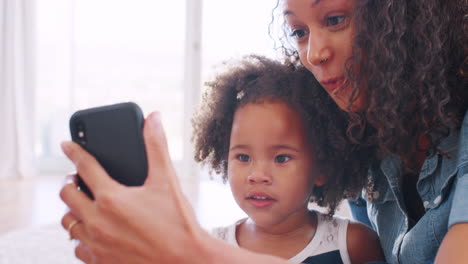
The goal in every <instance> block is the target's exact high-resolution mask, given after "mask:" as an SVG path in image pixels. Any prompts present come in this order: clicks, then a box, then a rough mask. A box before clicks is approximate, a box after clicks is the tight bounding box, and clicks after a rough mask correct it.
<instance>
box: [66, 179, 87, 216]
mask: <svg viewBox="0 0 468 264" xmlns="http://www.w3.org/2000/svg"><path fill="white" fill-rule="evenodd" d="M59 195H60V199H62V201H63V202H64V203H65V204H66V205H67V206H68V207H69V208H70V210H71V211H72V212H73V213H74V214H75V215H76V216H77V217H78V218H80V219H86V214H89V213H90V212H92V206H93V201H91V199H90V198H89V197H88V196H87V195H86V194H85V193H84V192H82V191H80V190H78V189H77V187H76V184H74V183H71V184H67V185H65V186H64V187H62V189H61V190H60V194H59Z"/></svg>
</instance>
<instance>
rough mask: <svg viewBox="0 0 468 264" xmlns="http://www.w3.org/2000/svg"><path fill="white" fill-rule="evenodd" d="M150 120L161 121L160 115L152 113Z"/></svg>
mask: <svg viewBox="0 0 468 264" xmlns="http://www.w3.org/2000/svg"><path fill="white" fill-rule="evenodd" d="M151 118H152V119H153V120H155V121H161V113H159V112H153V114H152V116H151Z"/></svg>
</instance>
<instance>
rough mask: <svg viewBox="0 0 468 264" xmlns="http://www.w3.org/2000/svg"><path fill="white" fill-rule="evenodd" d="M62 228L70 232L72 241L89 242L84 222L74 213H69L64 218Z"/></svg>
mask: <svg viewBox="0 0 468 264" xmlns="http://www.w3.org/2000/svg"><path fill="white" fill-rule="evenodd" d="M77 221H78V222H77ZM62 226H63V228H64V229H65V230H66V231H67V232H68V235H69V236H70V239H77V240H80V241H88V239H87V237H86V230H85V226H84V224H83V222H81V220H79V219H78V218H77V217H76V216H74V215H73V214H72V213H67V214H65V215H64V216H63V217H62Z"/></svg>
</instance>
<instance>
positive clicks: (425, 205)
mask: <svg viewBox="0 0 468 264" xmlns="http://www.w3.org/2000/svg"><path fill="white" fill-rule="evenodd" d="M429 204H431V203H430V202H428V201H424V208H426V209H427V208H428V207H429Z"/></svg>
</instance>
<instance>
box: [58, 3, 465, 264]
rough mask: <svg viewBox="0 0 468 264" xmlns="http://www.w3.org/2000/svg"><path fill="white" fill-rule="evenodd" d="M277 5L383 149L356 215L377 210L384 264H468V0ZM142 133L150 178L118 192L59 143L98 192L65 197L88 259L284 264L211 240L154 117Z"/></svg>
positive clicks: (359, 138) (69, 223) (305, 55)
mask: <svg viewBox="0 0 468 264" xmlns="http://www.w3.org/2000/svg"><path fill="white" fill-rule="evenodd" d="M281 4H282V5H281V10H282V13H283V17H284V20H285V22H286V23H285V25H286V30H287V31H288V32H289V33H290V34H289V35H290V37H291V39H290V43H291V44H292V49H289V50H292V51H293V52H292V53H291V52H289V54H290V55H291V58H293V59H294V58H298V59H299V61H300V63H302V64H303V65H304V66H305V67H306V68H307V69H309V71H311V73H312V74H314V76H315V77H316V79H318V80H319V81H320V82H321V84H322V86H323V87H324V89H325V90H326V91H327V92H328V93H329V94H330V96H331V98H332V99H333V100H334V101H335V102H336V103H337V104H338V105H339V106H340V107H341V108H342V109H344V110H346V111H348V113H349V117H350V125H349V128H348V131H349V137H350V138H351V139H352V140H354V141H356V142H359V143H361V144H369V145H372V146H375V147H376V149H377V153H376V155H375V157H374V159H373V160H371V161H369V166H370V167H371V169H370V178H369V184H368V186H366V188H365V191H364V192H363V194H364V197H365V198H366V200H367V210H362V206H361V207H359V205H360V204H362V203H363V202H362V199H361V200H360V201H359V202H355V203H353V206H352V207H353V212H355V215H356V216H359V219H367V216H366V214H365V212H366V211H367V212H369V218H370V220H371V224H372V226H373V227H374V228H375V229H376V230H377V232H378V234H379V236H380V238H381V243H382V246H383V249H384V253H385V257H386V258H387V261H389V262H391V263H426V262H428V261H432V260H433V259H434V257H436V258H435V262H436V263H467V262H468V251H467V250H466V244H464V242H463V241H464V240H463V238H464V237H466V236H467V235H468V224H467V222H468V217H467V213H468V204H467V202H466V200H464V197H465V196H466V194H467V192H468V120H467V118H465V119H463V118H464V116H465V115H466V111H467V98H468V95H467V89H466V88H467V86H466V74H467V57H466V53H467V52H468V47H467V43H468V41H467V27H468V26H467V21H466V19H467V18H466V17H467V9H468V7H467V5H468V3H467V1H466V0H454V1H443V0H438V1H436V0H412V1H409V0H408V1H405V0H393V1H385V3H382V2H381V1H371V0H322V1H320V0H315V1H310V0H284V2H281ZM283 4H284V5H283ZM463 120H464V121H463ZM144 135H145V142H146V144H147V149H148V160H149V176H148V180H147V182H146V183H145V185H144V186H142V187H140V188H126V187H123V186H120V185H118V184H117V183H115V182H114V181H112V180H111V179H110V178H109V177H108V176H107V175H106V174H105V172H104V171H103V170H102V168H101V167H100V166H99V165H98V164H97V163H96V161H95V160H93V159H92V158H91V157H90V156H89V155H88V154H86V153H85V152H84V151H83V150H82V149H80V148H79V147H78V146H76V145H75V144H72V143H64V144H63V145H62V147H63V150H64V152H65V154H66V155H67V156H68V157H69V158H70V159H71V160H72V161H73V162H74V163H75V165H76V167H77V170H78V173H79V174H80V176H81V177H82V178H83V179H84V180H85V182H87V184H88V186H90V188H91V190H93V193H95V196H96V200H95V201H91V200H89V199H87V197H86V196H84V194H82V193H81V192H79V191H77V190H76V186H75V185H74V184H69V185H67V186H65V187H64V188H63V190H62V192H61V197H62V199H63V200H64V201H65V203H66V204H67V205H68V206H69V207H70V210H71V212H70V213H68V214H66V215H65V216H64V217H63V219H62V224H63V226H64V227H65V228H66V229H68V230H69V232H70V235H71V236H72V237H73V238H75V239H78V240H79V241H80V243H79V245H78V246H77V248H76V255H77V256H78V257H79V258H80V259H82V260H83V261H85V262H86V263H176V262H177V263H182V262H188V261H190V262H197V263H231V262H232V263H242V262H248V263H285V261H284V260H280V259H277V258H273V257H270V256H265V255H257V254H253V253H251V252H247V251H245V250H242V249H239V248H233V247H230V246H229V245H227V244H225V243H223V242H220V241H217V240H214V239H213V238H211V237H210V236H209V235H208V234H207V233H205V232H204V231H203V230H202V229H201V228H200V227H199V225H198V224H197V223H196V221H195V217H194V214H193V211H192V209H191V208H190V206H189V203H188V202H187V200H186V199H185V197H184V196H183V195H182V192H181V191H180V187H179V185H178V183H177V180H176V178H175V173H174V169H173V167H172V165H171V163H170V158H169V156H168V154H167V146H166V143H165V138H164V133H163V131H162V128H161V124H160V121H159V117H158V115H157V114H152V115H150V116H149V117H148V119H147V121H146V123H145V129H144ZM146 204H151V206H146ZM364 204H365V203H364ZM360 208H361V209H360ZM77 221H78V222H77ZM465 243H466V242H465Z"/></svg>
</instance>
